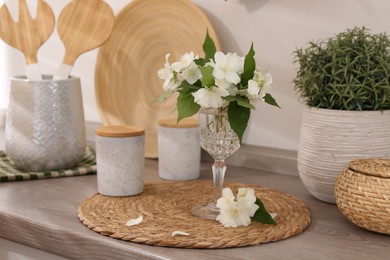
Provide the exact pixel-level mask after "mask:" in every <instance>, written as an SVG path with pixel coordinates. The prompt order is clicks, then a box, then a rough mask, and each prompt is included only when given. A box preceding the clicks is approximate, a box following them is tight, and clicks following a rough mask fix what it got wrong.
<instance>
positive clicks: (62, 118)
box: [5, 75, 86, 172]
mask: <svg viewBox="0 0 390 260" xmlns="http://www.w3.org/2000/svg"><path fill="white" fill-rule="evenodd" d="M5 129H6V130H5V152H6V154H7V156H8V157H9V158H10V159H11V160H12V161H13V162H14V163H15V165H16V166H17V167H19V168H20V169H22V170H25V171H33V172H36V171H51V170H62V169H69V168H71V167H73V166H75V165H76V164H77V163H78V162H79V161H80V160H81V159H82V157H83V155H84V153H85V149H86V136H85V122H84V110H83V101H82V93H81V84H80V78H77V77H70V78H68V79H65V80H52V76H50V75H44V76H43V80H39V81H29V80H27V78H26V77H25V76H19V77H12V78H11V80H10V99H9V105H8V110H7V116H6V127H5Z"/></svg>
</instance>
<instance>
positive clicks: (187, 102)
mask: <svg viewBox="0 0 390 260" xmlns="http://www.w3.org/2000/svg"><path fill="white" fill-rule="evenodd" d="M195 91H196V89H194V88H183V89H182V90H181V91H180V93H179V96H178V97H177V112H178V115H177V122H179V121H180V120H182V119H183V118H186V117H190V116H193V115H195V114H196V113H198V111H199V108H200V106H199V105H198V104H197V103H195V101H194V96H192V93H193V92H195Z"/></svg>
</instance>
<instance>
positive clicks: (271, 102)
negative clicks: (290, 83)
mask: <svg viewBox="0 0 390 260" xmlns="http://www.w3.org/2000/svg"><path fill="white" fill-rule="evenodd" d="M264 102H265V103H267V104H269V105H272V106H275V107H278V108H280V106H279V105H278V103H277V102H276V100H275V99H274V98H273V97H272V96H271V94H269V93H267V94H265V96H264Z"/></svg>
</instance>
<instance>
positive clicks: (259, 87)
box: [247, 68, 273, 105]
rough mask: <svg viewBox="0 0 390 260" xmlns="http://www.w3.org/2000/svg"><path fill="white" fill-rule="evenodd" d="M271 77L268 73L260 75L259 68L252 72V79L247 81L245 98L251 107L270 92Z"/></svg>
mask: <svg viewBox="0 0 390 260" xmlns="http://www.w3.org/2000/svg"><path fill="white" fill-rule="evenodd" d="M272 81H273V80H272V76H271V74H269V73H262V71H261V69H260V68H257V69H256V71H255V72H254V76H253V79H251V80H249V81H248V89H247V97H248V99H249V101H250V103H251V104H252V105H253V104H254V103H256V102H257V101H260V100H261V99H263V98H264V97H265V95H266V94H267V93H268V92H269V91H270V89H271V84H272Z"/></svg>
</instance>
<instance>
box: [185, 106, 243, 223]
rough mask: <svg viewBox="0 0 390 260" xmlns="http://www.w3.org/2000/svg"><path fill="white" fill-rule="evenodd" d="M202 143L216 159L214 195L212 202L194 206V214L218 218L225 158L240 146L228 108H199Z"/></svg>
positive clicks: (213, 168) (213, 169)
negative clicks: (217, 202) (218, 201)
mask: <svg viewBox="0 0 390 260" xmlns="http://www.w3.org/2000/svg"><path fill="white" fill-rule="evenodd" d="M199 134H200V145H201V147H202V148H203V149H204V150H206V151H207V152H208V153H209V154H210V155H211V156H212V157H213V159H214V164H213V166H212V171H213V197H212V200H211V202H209V203H207V204H204V205H198V206H195V207H194V208H192V214H193V215H195V216H197V217H200V218H205V219H214V220H215V219H216V218H217V216H218V214H219V209H218V208H217V207H216V201H217V200H218V198H220V197H221V195H222V194H221V192H222V189H223V182H224V178H225V172H226V165H225V159H226V158H227V157H229V156H230V155H231V154H233V153H234V152H235V151H237V150H238V149H239V148H240V141H239V139H238V136H237V134H236V133H235V132H234V131H233V130H232V129H231V127H230V123H229V120H228V115H227V108H201V109H200V110H199Z"/></svg>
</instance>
